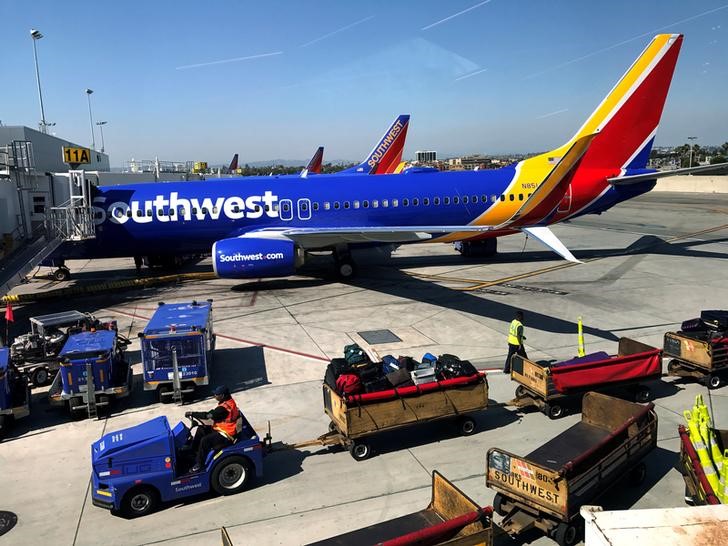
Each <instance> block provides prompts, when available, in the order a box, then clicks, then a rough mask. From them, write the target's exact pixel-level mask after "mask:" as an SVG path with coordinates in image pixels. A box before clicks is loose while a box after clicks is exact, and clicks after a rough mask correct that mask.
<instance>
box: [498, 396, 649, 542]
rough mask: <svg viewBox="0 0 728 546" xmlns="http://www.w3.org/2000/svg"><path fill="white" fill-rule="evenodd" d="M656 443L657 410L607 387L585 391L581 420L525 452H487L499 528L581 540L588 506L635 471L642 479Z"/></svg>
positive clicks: (635, 477)
mask: <svg viewBox="0 0 728 546" xmlns="http://www.w3.org/2000/svg"><path fill="white" fill-rule="evenodd" d="M656 446H657V414H656V413H655V411H654V405H653V404H652V403H650V404H648V405H646V406H642V405H640V404H635V403H633V402H628V401H626V400H621V399H619V398H614V397H611V396H607V395H604V394H601V393H596V392H589V393H587V394H586V395H584V400H583V410H582V415H581V421H580V422H579V423H577V424H575V425H574V426H572V427H570V428H569V429H567V430H566V431H564V432H563V433H561V434H559V435H558V436H556V437H555V438H553V439H551V440H550V441H548V442H547V443H546V444H544V445H542V446H541V447H539V448H538V449H536V450H535V451H533V452H531V453H530V454H528V455H526V456H525V457H523V456H519V455H515V454H513V453H509V452H507V451H504V450H502V449H498V448H492V449H490V450H488V455H487V460H486V486H487V487H490V488H491V489H494V490H495V491H496V492H497V494H496V496H495V499H494V501H493V509H494V510H495V512H496V513H498V514H500V515H503V516H505V517H504V519H503V521H502V522H501V523H500V525H499V526H500V527H501V528H502V529H503V530H504V531H506V532H507V533H508V534H510V535H518V534H519V533H522V532H524V531H527V530H529V529H532V528H536V529H539V530H540V531H542V532H543V533H544V534H546V535H548V536H549V537H551V538H552V539H554V540H555V541H556V542H558V543H559V544H560V545H561V546H570V545H572V544H575V543H576V542H577V541H578V540H579V536H580V534H581V520H580V519H579V517H580V516H579V509H580V508H581V506H582V505H586V504H594V501H595V500H596V499H597V498H598V496H599V495H601V494H602V493H604V492H605V491H606V490H607V489H608V488H609V487H610V486H612V485H614V484H615V483H619V479H620V478H621V477H622V476H625V475H629V476H630V478H631V480H632V481H633V482H634V483H640V482H641V481H642V480H643V479H644V476H645V473H646V468H645V466H644V464H643V463H641V461H642V459H643V458H644V457H645V455H647V454H648V453H649V452H650V451H652V450H653V449H654V448H655V447H656Z"/></svg>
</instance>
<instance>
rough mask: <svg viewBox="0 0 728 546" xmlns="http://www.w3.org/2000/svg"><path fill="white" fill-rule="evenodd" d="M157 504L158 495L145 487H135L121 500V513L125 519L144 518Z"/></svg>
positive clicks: (155, 491) (154, 490)
mask: <svg viewBox="0 0 728 546" xmlns="http://www.w3.org/2000/svg"><path fill="white" fill-rule="evenodd" d="M158 504H159V493H158V492H157V490H156V489H154V488H152V487H147V486H141V487H135V488H134V489H132V490H130V491H128V492H127V494H126V495H124V498H123V499H122V500H121V513H122V514H123V515H124V516H126V517H127V518H138V517H141V516H146V515H147V514H149V513H151V512H153V511H154V509H155V508H156V507H157V505H158Z"/></svg>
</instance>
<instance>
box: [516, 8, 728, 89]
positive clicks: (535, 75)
mask: <svg viewBox="0 0 728 546" xmlns="http://www.w3.org/2000/svg"><path fill="white" fill-rule="evenodd" d="M726 8H728V4H724V5H722V6H720V7H717V8H713V9H709V10H708V11H704V12H702V13H698V14H697V15H692V16H690V17H687V18H685V19H681V20H679V21H674V22H672V23H669V24H667V25H664V26H661V27H659V28H656V29H654V30H650V31H647V32H643V33H642V34H640V35H638V36H633V37H632V38H627V39H626V40H622V41H621V42H617V43H616V44H612V45H610V46H607V47H603V48H602V49H598V50H596V51H592V52H591V53H587V54H586V55H582V56H581V57H577V58H576V59H571V60H570V61H566V62H564V63H561V64H557V65H556V66H552V67H551V68H547V69H546V70H541V71H540V72H534V73H533V74H531V75H529V76H526V77H525V78H523V79H524V80H529V79H531V78H535V77H537V76H541V75H543V74H546V73H547V72H552V71H554V70H558V69H559V68H563V67H565V66H569V65H570V64H574V63H578V62H579V61H583V60H584V59H588V58H589V57H593V56H594V55H599V54H600V53H604V52H605V51H609V50H610V49H615V48H618V47H619V46H623V45H624V44H628V43H629V42H634V41H635V40H639V39H640V38H644V37H645V36H650V35H652V34H654V33H655V32H660V31H661V30H665V29H667V28H670V27H674V26H675V25H680V24H682V23H687V22H689V21H693V20H695V19H698V18H699V17H704V16H706V15H710V14H711V13H715V12H716V11H720V10H722V9H726Z"/></svg>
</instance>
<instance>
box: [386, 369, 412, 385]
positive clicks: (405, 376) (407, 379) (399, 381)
mask: <svg viewBox="0 0 728 546" xmlns="http://www.w3.org/2000/svg"><path fill="white" fill-rule="evenodd" d="M387 381H389V383H390V384H391V385H392V386H393V387H410V386H412V385H414V383H413V382H412V376H411V375H410V373H409V372H408V371H407V370H405V369H404V368H402V369H401V370H397V371H395V372H391V373H388V374H387Z"/></svg>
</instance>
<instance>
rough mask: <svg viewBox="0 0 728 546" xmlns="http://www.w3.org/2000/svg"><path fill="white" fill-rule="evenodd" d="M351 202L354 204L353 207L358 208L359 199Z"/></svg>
mask: <svg viewBox="0 0 728 546" xmlns="http://www.w3.org/2000/svg"><path fill="white" fill-rule="evenodd" d="M353 204H354V208H355V209H358V208H359V201H354V203H353Z"/></svg>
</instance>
